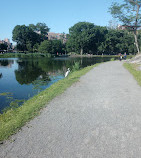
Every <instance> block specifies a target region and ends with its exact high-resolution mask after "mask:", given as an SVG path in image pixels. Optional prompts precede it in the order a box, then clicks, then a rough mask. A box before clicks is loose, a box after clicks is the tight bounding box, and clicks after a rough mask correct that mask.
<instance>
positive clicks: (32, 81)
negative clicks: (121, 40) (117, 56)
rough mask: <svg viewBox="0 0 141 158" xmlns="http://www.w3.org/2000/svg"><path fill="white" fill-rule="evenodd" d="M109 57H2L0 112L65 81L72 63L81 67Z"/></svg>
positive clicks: (0, 66)
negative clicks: (59, 81)
mask: <svg viewBox="0 0 141 158" xmlns="http://www.w3.org/2000/svg"><path fill="white" fill-rule="evenodd" d="M107 60H110V58H98V57H89V58H87V57H83V58H53V59H47V58H38V59H37V58H28V59H20V58H1V59H0V94H1V95H0V112H1V111H2V110H3V109H4V108H5V107H8V106H9V105H10V103H11V102H13V101H15V100H27V99H29V98H30V97H32V96H34V95H35V94H37V93H39V92H40V91H42V90H44V89H46V88H48V87H49V86H50V85H52V84H53V83H55V82H57V81H58V80H60V79H62V78H64V74H65V72H66V70H67V68H68V67H69V68H70V69H72V67H73V65H74V63H75V62H79V63H80V66H81V68H82V67H86V66H89V65H93V64H95V63H99V62H103V61H107Z"/></svg>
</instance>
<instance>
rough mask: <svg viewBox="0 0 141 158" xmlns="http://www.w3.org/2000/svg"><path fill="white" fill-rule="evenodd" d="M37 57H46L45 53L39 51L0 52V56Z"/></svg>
mask: <svg viewBox="0 0 141 158" xmlns="http://www.w3.org/2000/svg"><path fill="white" fill-rule="evenodd" d="M28 57H32V58H37V57H48V55H47V54H41V53H26V54H25V53H4V54H0V58H28Z"/></svg>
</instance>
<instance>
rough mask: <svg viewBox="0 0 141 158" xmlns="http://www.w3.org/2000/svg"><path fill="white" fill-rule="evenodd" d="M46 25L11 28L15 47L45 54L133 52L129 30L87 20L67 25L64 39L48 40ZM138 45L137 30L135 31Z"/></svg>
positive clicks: (139, 35) (131, 35) (140, 39)
mask: <svg viewBox="0 0 141 158" xmlns="http://www.w3.org/2000/svg"><path fill="white" fill-rule="evenodd" d="M49 30H50V29H49V27H48V26H47V25H46V24H45V23H37V24H36V25H34V24H30V25H29V26H25V25H17V26H15V28H14V29H13V32H12V34H13V37H12V39H13V41H15V42H16V43H17V46H16V48H17V50H19V51H23V52H24V51H26V52H27V51H28V52H40V53H47V54H48V55H49V56H50V55H54V54H57V53H70V52H75V53H76V54H81V55H82V54H94V55H101V54H105V55H107V54H108V55H109V54H110V55H116V54H118V53H124V52H126V53H127V54H135V53H136V52H137V48H136V47H135V42H134V36H133V32H130V31H129V30H118V29H110V28H107V27H101V26H97V25H94V24H93V23H90V22H78V23H76V24H75V25H74V26H72V27H71V28H69V34H67V42H66V43H63V37H62V39H61V40H48V37H47V33H48V32H49ZM138 41H139V45H140V43H141V32H140V31H138Z"/></svg>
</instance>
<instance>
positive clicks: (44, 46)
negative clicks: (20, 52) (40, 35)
mask: <svg viewBox="0 0 141 158" xmlns="http://www.w3.org/2000/svg"><path fill="white" fill-rule="evenodd" d="M38 51H39V52H40V53H46V54H48V55H49V54H51V53H52V43H51V41H48V40H45V41H43V42H42V43H41V44H40V46H39V48H38Z"/></svg>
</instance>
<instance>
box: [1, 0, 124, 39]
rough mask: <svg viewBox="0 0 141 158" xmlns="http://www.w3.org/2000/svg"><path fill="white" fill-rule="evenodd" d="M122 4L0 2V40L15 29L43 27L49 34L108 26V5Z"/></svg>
mask: <svg viewBox="0 0 141 158" xmlns="http://www.w3.org/2000/svg"><path fill="white" fill-rule="evenodd" d="M113 1H114V2H116V1H117V2H122V1H123V0H69V1H68V0H22V1H21V0H5V1H4V0H0V15H1V18H0V21H1V22H0V39H1V40H3V39H4V38H9V39H10V41H11V42H12V30H13V28H14V27H15V26H16V25H23V24H25V25H29V24H36V23H38V22H43V23H46V25H47V26H48V27H49V28H50V32H56V33H62V32H65V33H69V28H70V27H71V26H73V25H74V24H76V23H77V22H80V21H87V22H91V23H94V24H95V25H100V26H108V22H109V20H112V16H111V15H110V13H108V12H107V11H108V8H109V7H110V5H111V4H112V2H113Z"/></svg>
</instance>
